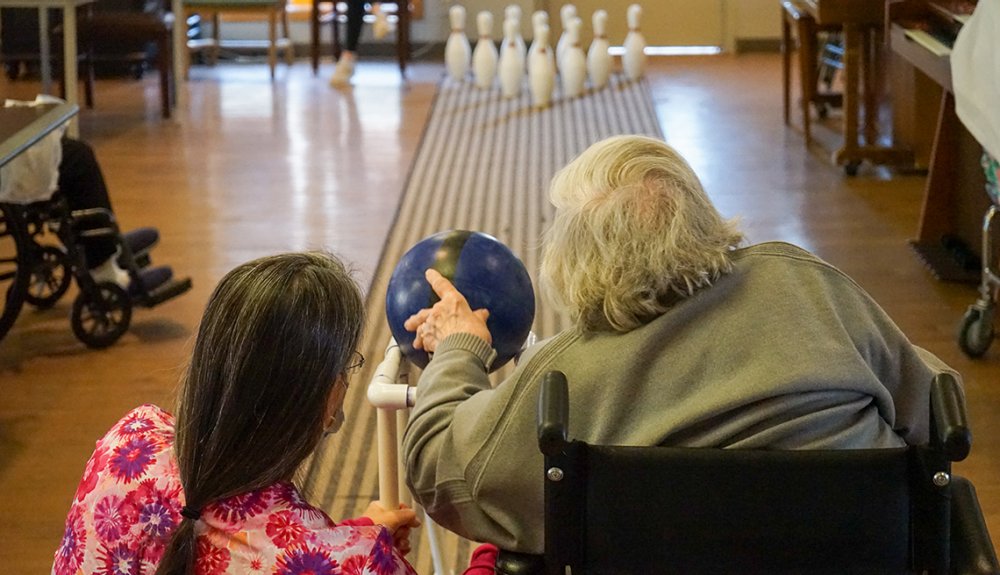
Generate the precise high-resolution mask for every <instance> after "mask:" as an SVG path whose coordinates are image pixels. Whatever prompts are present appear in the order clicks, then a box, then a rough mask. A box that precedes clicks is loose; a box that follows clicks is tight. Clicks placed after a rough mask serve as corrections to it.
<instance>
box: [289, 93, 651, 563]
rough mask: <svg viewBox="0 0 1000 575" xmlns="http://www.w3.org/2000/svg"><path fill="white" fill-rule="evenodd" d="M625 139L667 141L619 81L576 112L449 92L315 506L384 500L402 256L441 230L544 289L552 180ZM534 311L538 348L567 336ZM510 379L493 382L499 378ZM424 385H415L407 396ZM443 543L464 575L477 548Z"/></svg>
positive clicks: (558, 105) (426, 146)
mask: <svg viewBox="0 0 1000 575" xmlns="http://www.w3.org/2000/svg"><path fill="white" fill-rule="evenodd" d="M628 133H631V134H645V135H650V136H656V137H661V132H660V127H659V123H658V121H657V118H656V114H655V111H654V108H653V105H652V100H651V98H650V95H649V89H648V86H647V85H646V83H645V82H644V81H640V82H637V83H635V82H633V83H629V82H625V81H623V80H622V79H621V78H620V77H618V76H616V77H613V78H612V80H611V82H610V84H609V86H608V87H607V88H605V89H603V90H600V91H597V92H592V93H587V94H585V95H583V96H582V97H579V98H575V99H572V100H564V99H561V98H559V95H558V90H557V93H556V98H555V99H554V100H553V105H552V106H551V107H549V108H547V109H542V110H539V109H533V108H532V107H531V102H530V97H529V94H528V91H527V90H525V91H524V92H523V93H522V95H521V97H520V98H516V99H509V100H508V99H504V98H503V97H502V96H501V95H500V90H499V87H495V88H494V89H493V90H481V89H478V88H475V87H474V86H473V85H472V84H471V83H468V82H466V83H458V82H454V81H452V80H451V79H445V80H443V82H442V84H441V85H440V87H439V90H438V94H437V97H436V100H435V102H434V105H433V109H432V111H431V115H430V119H429V120H428V123H427V126H426V127H425V128H424V135H423V140H422V142H421V144H420V148H419V150H418V152H417V155H416V159H415V160H414V165H413V166H412V168H411V171H410V175H409V180H408V182H407V185H406V189H405V190H404V194H403V197H402V200H401V204H400V206H399V210H398V212H397V214H396V219H395V222H394V225H393V227H392V229H391V231H390V233H389V238H388V240H387V242H386V245H385V247H384V248H383V252H382V256H381V260H380V263H379V267H378V269H377V270H376V272H375V276H374V278H373V280H372V285H371V287H370V289H369V296H368V302H367V309H368V314H369V318H368V327H367V330H366V334H365V338H364V341H363V346H362V352H363V353H364V355H365V357H366V358H368V363H367V364H366V366H365V369H364V370H363V372H362V373H360V374H357V375H355V376H354V378H353V382H352V388H351V389H352V390H351V392H350V394H349V396H348V399H347V405H346V406H345V410H346V412H347V425H345V426H344V428H343V431H341V432H340V433H339V434H338V435H336V436H334V437H332V438H330V440H328V441H327V442H326V443H324V444H323V446H322V448H321V449H320V450H319V451H318V452H317V453H316V455H315V456H314V457H313V458H312V460H311V461H310V462H309V463H308V465H307V466H306V469H304V474H305V476H304V479H303V481H302V483H303V485H304V488H305V491H306V494H307V496H308V497H310V499H311V500H312V501H315V502H318V503H319V504H320V505H321V506H322V507H324V508H325V509H326V510H327V511H328V512H329V513H330V515H331V516H332V517H333V518H335V519H338V518H346V517H355V516H357V515H358V514H359V513H360V512H361V511H362V510H363V509H364V507H365V505H366V504H367V503H368V502H369V501H371V500H373V499H377V497H378V463H377V453H376V440H375V410H374V409H373V408H372V407H371V406H369V405H368V404H367V401H366V399H365V396H364V389H363V388H364V387H365V385H367V382H368V380H369V378H370V377H371V376H372V374H373V370H374V367H375V365H376V364H377V363H378V362H379V361H381V359H382V356H383V352H384V349H385V346H386V344H387V343H388V341H389V339H390V337H391V336H390V333H389V328H388V325H387V324H386V321H385V290H386V285H387V284H388V280H389V276H390V275H391V274H392V270H393V268H394V267H395V264H396V262H397V261H398V260H399V258H400V256H402V255H403V254H404V253H405V252H406V251H407V250H408V249H409V248H410V247H411V246H412V245H413V244H415V243H416V242H418V241H419V240H421V239H422V238H424V237H427V236H429V235H431V234H433V233H436V232H439V231H442V230H448V229H468V230H476V231H481V232H485V233H487V234H490V235H492V236H495V237H496V238H498V239H499V240H500V241H502V242H504V243H505V244H506V245H507V246H509V247H510V248H511V249H512V250H513V251H514V253H515V254H517V255H518V256H519V257H520V258H521V259H522V260H523V261H524V264H525V266H526V267H527V269H528V270H529V272H530V273H531V274H532V280H533V281H534V282H535V285H536V286H537V285H538V282H537V279H536V275H535V274H536V270H537V269H538V263H539V256H540V253H539V242H540V238H541V236H542V231H543V230H544V229H545V227H546V224H547V222H548V221H549V219H550V218H551V214H552V206H551V205H550V204H549V202H548V195H547V188H548V182H549V180H550V179H551V178H552V176H553V174H555V172H556V171H557V170H558V169H559V168H561V167H562V166H563V165H565V164H566V163H568V162H569V161H570V160H572V159H573V158H574V157H575V156H576V155H577V154H579V153H580V152H582V151H583V150H584V149H586V148H587V147H588V146H589V145H590V144H592V143H594V142H596V141H598V140H601V139H604V138H606V137H609V136H612V135H616V134H628ZM536 291H537V288H536ZM536 310H537V311H536V316H535V323H534V326H533V331H534V332H535V334H537V335H538V337H539V338H543V337H548V336H550V335H552V334H554V333H556V332H558V331H559V330H560V329H562V328H563V327H564V326H565V325H566V320H565V318H563V317H561V316H560V315H559V314H557V313H555V312H553V311H552V310H551V309H548V308H547V306H546V305H545V304H544V302H543V301H541V300H540V299H539V301H538V302H537V305H536ZM504 371H505V370H501V371H500V373H498V374H496V375H497V376H498V377H502V376H503V374H504ZM418 375H419V373H418V372H415V373H414V375H412V376H411V384H412V383H415V382H416V376H418ZM532 448H534V446H532V445H526V446H525V449H532ZM438 532H439V533H440V535H441V537H440V540H441V549H442V559H443V563H444V565H445V572H446V573H461V572H462V569H463V568H464V566H465V564H466V563H467V561H468V556H469V554H470V552H471V549H472V548H473V546H474V544H472V543H470V542H468V541H465V540H463V539H461V538H459V537H457V536H455V535H453V534H450V533H447V532H444V531H443V530H440V529H439V531H438ZM427 539H428V537H427V533H426V529H423V528H422V529H420V530H419V532H417V533H415V534H414V535H413V539H412V541H413V544H414V552H413V553H411V555H410V556H409V557H408V558H409V559H410V561H411V562H412V563H413V565H414V567H416V569H417V572H418V573H421V574H430V573H432V572H433V571H434V569H433V563H432V558H431V553H430V551H429V546H428V542H427Z"/></svg>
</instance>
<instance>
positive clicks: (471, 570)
mask: <svg viewBox="0 0 1000 575" xmlns="http://www.w3.org/2000/svg"><path fill="white" fill-rule="evenodd" d="M497 553H499V550H498V549H497V546H496V545H493V544H492V543H483V544H482V545H480V546H479V547H476V550H475V551H473V552H472V559H470V560H469V567H468V568H467V569H466V570H465V571H463V572H462V575H493V567H494V566H495V565H496V562H497Z"/></svg>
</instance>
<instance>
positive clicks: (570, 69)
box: [559, 18, 587, 98]
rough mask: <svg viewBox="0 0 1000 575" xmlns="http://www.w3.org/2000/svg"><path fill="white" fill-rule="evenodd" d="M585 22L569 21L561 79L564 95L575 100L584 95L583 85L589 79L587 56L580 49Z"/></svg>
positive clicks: (576, 19)
mask: <svg viewBox="0 0 1000 575" xmlns="http://www.w3.org/2000/svg"><path fill="white" fill-rule="evenodd" d="M581 28H583V20H581V19H580V18H573V19H572V20H570V21H569V27H568V29H567V31H568V32H569V36H568V38H567V40H566V51H565V52H563V60H562V68H561V69H560V70H559V77H560V78H562V93H563V97H565V98H575V97H577V96H579V95H580V94H583V84H584V82H585V81H586V79H587V56H586V55H585V54H584V53H583V48H581V47H580V29H581Z"/></svg>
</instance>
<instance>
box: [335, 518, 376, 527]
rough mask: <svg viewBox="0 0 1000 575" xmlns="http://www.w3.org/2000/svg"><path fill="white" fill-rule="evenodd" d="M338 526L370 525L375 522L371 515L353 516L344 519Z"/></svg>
mask: <svg viewBox="0 0 1000 575" xmlns="http://www.w3.org/2000/svg"><path fill="white" fill-rule="evenodd" d="M337 525H338V526H341V525H348V526H351V527H371V526H372V525H375V522H374V521H372V520H371V517H355V518H354V519H344V520H343V521H341V522H340V523H337Z"/></svg>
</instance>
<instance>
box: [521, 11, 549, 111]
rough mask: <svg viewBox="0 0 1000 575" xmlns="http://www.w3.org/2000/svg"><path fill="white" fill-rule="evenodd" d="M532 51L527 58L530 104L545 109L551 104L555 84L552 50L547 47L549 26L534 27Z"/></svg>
mask: <svg viewBox="0 0 1000 575" xmlns="http://www.w3.org/2000/svg"><path fill="white" fill-rule="evenodd" d="M531 48H532V49H533V50H534V52H532V53H531V54H530V55H529V56H528V69H529V76H528V84H529V85H530V87H531V102H532V104H534V105H535V106H536V107H539V108H545V107H547V106H548V105H549V104H550V103H551V102H552V90H553V88H555V84H556V74H555V66H554V64H553V62H554V60H553V58H552V48H551V47H550V46H549V25H548V24H541V25H538V26H536V27H535V32H534V36H533V38H532V40H531Z"/></svg>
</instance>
